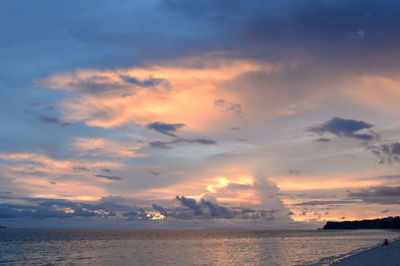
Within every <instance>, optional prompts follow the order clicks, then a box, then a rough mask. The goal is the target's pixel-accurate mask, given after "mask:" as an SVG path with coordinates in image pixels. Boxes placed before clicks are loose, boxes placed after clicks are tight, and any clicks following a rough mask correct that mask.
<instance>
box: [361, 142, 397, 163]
mask: <svg viewBox="0 0 400 266" xmlns="http://www.w3.org/2000/svg"><path fill="white" fill-rule="evenodd" d="M368 149H369V150H370V151H371V152H372V154H374V155H375V156H377V157H378V158H379V163H380V164H393V163H399V162H400V143H398V142H393V143H388V144H375V145H373V146H370V147H368Z"/></svg>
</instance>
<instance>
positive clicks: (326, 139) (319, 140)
mask: <svg viewBox="0 0 400 266" xmlns="http://www.w3.org/2000/svg"><path fill="white" fill-rule="evenodd" d="M314 141H315V142H330V141H331V139H328V138H318V139H316V140H314Z"/></svg>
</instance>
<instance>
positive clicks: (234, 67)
mask: <svg viewBox="0 0 400 266" xmlns="http://www.w3.org/2000/svg"><path fill="white" fill-rule="evenodd" d="M280 69H281V66H279V65H273V64H268V63H263V62H257V61H255V60H241V59H234V60H231V59H228V58H227V57H226V56H225V55H223V54H222V55H218V54H217V55H215V54H214V55H203V56H199V57H185V58H181V59H175V60H169V61H159V62H151V64H150V63H148V65H147V66H142V67H136V68H125V69H111V70H100V69H99V70H96V69H92V70H87V69H86V70H85V69H78V70H76V71H74V72H67V73H58V74H55V75H52V76H50V77H48V78H46V79H44V80H43V81H42V82H41V83H40V85H41V86H43V87H46V88H52V89H55V90H64V91H68V90H72V91H75V92H76V93H74V94H73V95H71V97H66V99H64V100H63V101H62V102H61V105H62V111H61V114H62V116H63V119H65V120H66V121H71V122H73V121H76V122H78V121H83V122H85V123H86V124H87V125H90V126H99V127H103V128H111V127H117V126H123V125H132V124H133V125H141V126H148V125H150V126H151V129H153V130H158V132H160V133H162V134H166V135H171V134H172V135H175V131H176V130H177V129H178V128H181V126H180V125H179V126H178V127H177V125H176V124H166V123H162V122H158V123H159V124H153V123H157V122H154V121H171V120H172V121H180V122H181V124H185V125H187V127H188V128H190V130H192V131H197V130H200V129H205V128H211V127H215V126H216V125H218V122H222V121H229V120H232V119H233V118H232V117H231V116H230V115H229V112H225V111H224V112H216V109H215V105H214V102H215V99H223V101H224V102H222V104H223V106H222V107H221V108H223V110H232V111H234V112H236V113H239V112H242V110H241V105H240V102H239V101H240V94H239V93H236V92H235V91H233V90H230V91H229V90H226V89H221V84H223V83H225V82H230V81H234V80H235V79H237V78H238V77H240V76H241V75H243V74H245V73H248V72H254V71H255V72H261V73H270V72H275V71H280ZM126 76H130V77H135V79H137V80H140V81H141V82H143V81H145V80H147V79H148V78H149V77H152V79H157V80H158V79H162V80H164V81H165V82H167V83H168V84H169V86H167V87H166V86H164V85H163V84H164V82H162V83H160V84H159V85H156V86H154V87H150V88H142V87H139V88H138V86H137V85H133V84H132V83H129V82H127V80H126V79H124V78H121V77H126ZM155 84H158V83H157V82H156V83H155ZM94 92H95V93H94ZM121 95H131V96H129V97H121ZM231 103H235V104H231ZM169 125H170V126H171V127H168V126H169Z"/></svg>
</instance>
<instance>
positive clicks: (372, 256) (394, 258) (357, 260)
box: [334, 240, 400, 266]
mask: <svg viewBox="0 0 400 266" xmlns="http://www.w3.org/2000/svg"><path fill="white" fill-rule="evenodd" d="M334 265H335V266H347V265H353V266H354V265H362V266H369V265H371V266H386V265H387V266H391V265H399V266H400V240H397V241H394V242H389V246H379V247H376V248H373V249H370V250H366V251H363V252H361V253H358V254H355V255H352V256H350V257H347V258H345V259H343V260H342V261H340V262H338V263H335V264H334Z"/></svg>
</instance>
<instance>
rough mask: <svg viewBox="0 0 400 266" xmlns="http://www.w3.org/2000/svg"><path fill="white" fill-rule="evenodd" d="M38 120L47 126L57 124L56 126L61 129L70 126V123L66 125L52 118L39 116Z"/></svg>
mask: <svg viewBox="0 0 400 266" xmlns="http://www.w3.org/2000/svg"><path fill="white" fill-rule="evenodd" d="M38 118H39V120H40V121H42V122H45V123H48V124H57V125H61V126H63V127H67V126H70V125H71V123H67V122H62V121H61V120H60V119H59V118H57V117H54V116H45V115H39V117H38Z"/></svg>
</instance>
